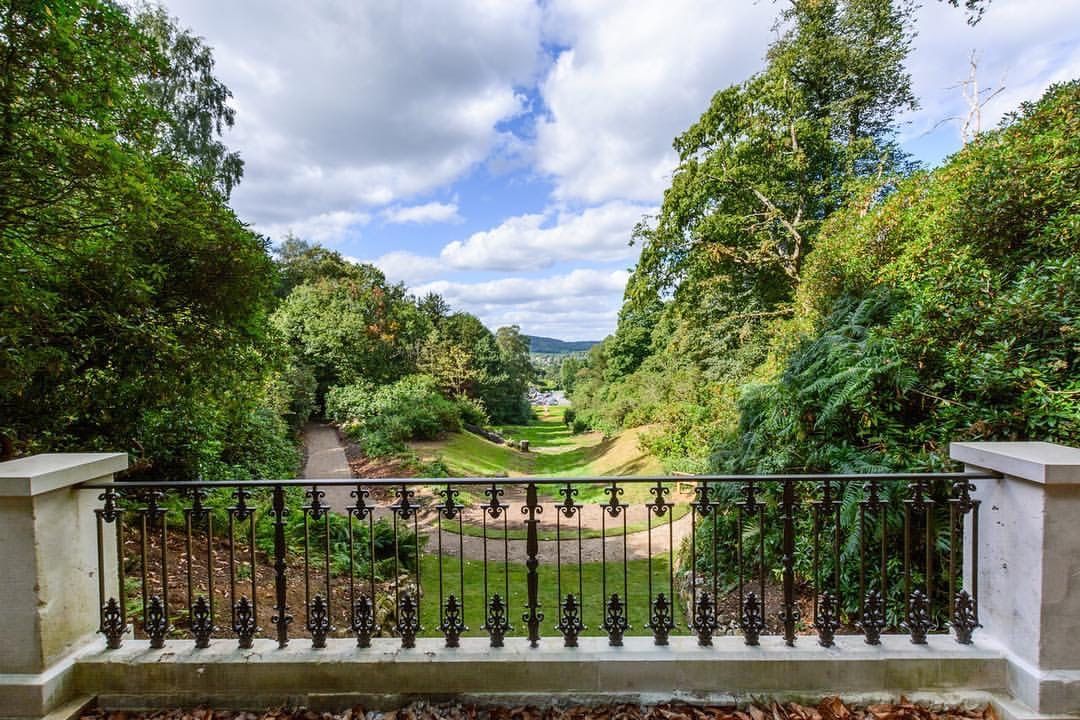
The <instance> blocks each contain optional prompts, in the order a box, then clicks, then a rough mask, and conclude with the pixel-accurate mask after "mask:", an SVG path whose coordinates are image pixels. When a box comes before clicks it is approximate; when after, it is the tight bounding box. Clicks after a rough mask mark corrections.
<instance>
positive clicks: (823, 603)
mask: <svg viewBox="0 0 1080 720" xmlns="http://www.w3.org/2000/svg"><path fill="white" fill-rule="evenodd" d="M814 627H816V628H817V631H818V644H819V645H821V647H832V646H833V645H835V644H836V643H835V638H836V631H837V630H839V629H840V608H839V603H838V602H837V599H836V595H834V594H833V593H832V591H831V590H826V591H825V592H823V593H821V598H820V599H819V600H818V608H817V617H816V618H814Z"/></svg>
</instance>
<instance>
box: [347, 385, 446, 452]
mask: <svg viewBox="0 0 1080 720" xmlns="http://www.w3.org/2000/svg"><path fill="white" fill-rule="evenodd" d="M326 412H327V415H328V416H329V417H330V418H331V419H332V420H334V421H335V422H338V423H340V424H341V428H342V430H343V431H344V432H345V434H346V435H347V436H348V437H350V438H352V439H354V440H356V441H357V442H359V443H360V445H361V447H362V448H363V450H364V452H365V453H367V454H368V455H369V456H371V457H382V456H386V455H393V454H395V453H398V452H401V451H402V450H404V449H405V442H406V441H408V440H433V439H435V438H437V437H439V436H440V435H442V434H443V433H445V432H456V431H459V430H461V403H460V402H458V401H453V400H447V399H446V398H445V397H443V395H442V394H441V393H440V392H439V389H438V386H437V385H436V383H435V380H434V379H433V378H431V377H429V376H426V375H408V376H406V377H404V378H402V379H401V380H398V381H397V382H395V383H393V384H391V385H384V386H382V387H373V386H372V385H370V384H367V383H359V384H356V385H349V386H345V387H336V388H331V389H330V391H329V392H327V395H326Z"/></svg>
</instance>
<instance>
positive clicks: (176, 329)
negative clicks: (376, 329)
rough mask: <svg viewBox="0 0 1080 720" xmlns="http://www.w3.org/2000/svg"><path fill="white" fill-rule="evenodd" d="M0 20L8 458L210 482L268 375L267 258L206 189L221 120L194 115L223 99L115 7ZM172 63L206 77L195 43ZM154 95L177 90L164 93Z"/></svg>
mask: <svg viewBox="0 0 1080 720" xmlns="http://www.w3.org/2000/svg"><path fill="white" fill-rule="evenodd" d="M0 18H2V20H0V64H2V65H3V72H2V73H0V288H2V290H0V292H2V293H3V297H2V302H0V438H2V439H3V453H4V455H5V456H7V455H11V454H14V453H21V452H31V451H37V450H73V449H109V450H117V449H126V450H130V451H132V452H133V453H135V454H136V455H137V461H138V464H139V465H140V466H142V467H152V468H153V469H154V470H155V472H159V473H162V474H172V475H177V476H185V477H190V476H192V475H194V474H198V473H200V472H202V471H203V470H205V469H206V468H209V467H210V466H211V465H214V466H215V467H218V468H219V469H220V465H215V464H218V463H220V462H223V458H224V457H225V456H226V454H227V453H226V445H227V441H226V440H223V438H224V437H225V436H226V435H228V434H230V433H229V429H230V428H231V429H234V430H235V429H236V428H237V427H238V425H239V424H243V423H248V422H251V423H255V422H262V421H261V420H256V415H257V413H258V408H259V406H260V404H261V403H262V400H263V390H262V388H263V386H264V385H265V382H264V381H265V377H266V374H267V372H268V369H269V367H270V365H271V364H272V362H273V360H274V351H273V348H272V347H271V345H270V344H269V341H268V338H267V335H266V317H267V312H268V309H269V302H270V299H271V296H270V291H271V283H272V279H273V270H272V265H271V262H270V258H269V256H268V253H267V248H266V246H265V244H264V242H263V240H262V239H260V238H259V237H258V236H257V235H255V234H254V233H252V232H251V231H249V230H248V229H247V228H246V227H245V226H244V225H243V224H242V223H241V222H240V221H239V220H238V219H237V218H236V216H235V215H234V214H233V212H232V210H231V209H230V208H229V207H228V205H227V204H226V201H225V196H224V189H223V188H222V187H221V186H220V183H221V182H224V181H225V179H226V178H225V177H224V176H222V175H221V172H225V171H226V170H229V172H231V173H232V174H231V175H230V177H231V178H232V179H233V180H235V179H237V178H238V177H239V169H240V168H239V166H238V165H237V164H235V163H232V162H230V161H227V160H226V157H227V156H229V154H228V153H227V152H226V151H224V150H223V149H222V147H221V146H220V144H219V139H218V130H219V129H220V127H221V125H220V122H222V121H223V118H224V115H222V113H223V112H224V111H223V110H222V108H223V107H224V106H223V105H222V104H217V103H214V102H210V103H207V102H204V99H200V98H199V97H198V95H199V93H201V92H203V91H204V90H205V89H206V88H207V87H211V86H212V87H218V88H220V87H221V86H220V84H219V83H217V82H216V81H215V80H213V78H212V75H208V74H205V73H202V72H201V71H200V72H199V73H196V74H192V72H193V71H192V69H191V68H185V67H184V66H183V63H182V61H181V60H180V57H181V54H177V52H173V51H174V50H176V48H173V47H172V46H171V45H170V44H169V43H163V42H162V41H161V37H157V36H150V35H148V34H147V33H146V32H145V31H144V28H143V26H142V24H140V22H138V21H136V20H133V19H132V16H131V15H130V14H129V13H128V11H126V10H125V9H124V8H122V7H121V6H119V5H117V4H115V3H113V2H107V1H105V0H84V1H82V2H74V3H72V2H59V1H55V2H35V3H30V2H19V1H17V0H7V1H6V2H2V3H0ZM155 22H156V23H157V27H159V29H162V30H163V32H164V33H165V35H167V36H168V37H172V38H176V37H179V36H180V35H183V34H184V33H183V32H182V31H179V30H178V29H176V28H175V27H174V26H173V25H172V22H171V21H167V20H166V19H164V18H163V17H158V18H157V19H156V20H155ZM187 51H188V52H190V53H193V54H195V55H198V56H199V57H200V58H201V60H199V63H201V64H202V67H203V69H204V70H205V69H206V68H207V67H212V63H211V64H210V65H209V66H207V65H206V63H205V62H204V61H206V60H208V59H209V55H208V53H209V51H208V50H206V49H205V48H203V47H202V46H201V43H199V42H198V41H195V40H193V39H192V38H190V37H189V38H188V41H187ZM166 78H173V79H181V80H183V82H180V83H179V84H178V85H177V86H176V87H174V88H173V89H172V90H171V91H170V92H168V93H163V92H161V87H160V85H159V83H160V82H161V81H163V79H166ZM225 97H227V94H226V96H225ZM181 108H183V111H182V112H181V110H180V109H181ZM181 135H182V136H183V138H184V140H183V141H181ZM181 150H182V151H181ZM211 168H212V169H213V170H212V171H211V170H208V169H211ZM230 169H231V170H230ZM219 170H220V171H221V172H219ZM211 176H213V177H211ZM189 409H190V410H191V412H190V413H187V412H186V411H187V410H189ZM273 422H276V421H273ZM271 424H272V423H271ZM261 427H262V428H263V429H265V430H266V432H267V433H269V435H267V436H264V437H265V438H267V444H270V443H273V442H285V441H286V434H285V432H284V426H276V425H275V426H273V427H271V425H268V424H266V423H263V424H262V426H261ZM279 430H281V432H280V434H278V431H279ZM166 438H180V440H178V441H176V442H167V441H165V439H166ZM277 467H278V473H275V474H279V473H280V474H284V473H286V472H291V468H290V469H285V468H283V467H281V466H280V465H279V466H277ZM247 471H252V469H251V467H250V466H249V467H248V468H247V470H246V471H245V472H247ZM230 472H231V471H230Z"/></svg>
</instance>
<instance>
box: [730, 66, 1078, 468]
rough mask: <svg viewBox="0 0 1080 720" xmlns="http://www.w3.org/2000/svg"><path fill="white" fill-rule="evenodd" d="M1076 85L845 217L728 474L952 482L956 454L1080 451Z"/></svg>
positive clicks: (752, 402) (753, 396)
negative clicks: (811, 473) (788, 472)
mask: <svg viewBox="0 0 1080 720" xmlns="http://www.w3.org/2000/svg"><path fill="white" fill-rule="evenodd" d="M1078 131H1080V83H1076V82H1074V83H1070V84H1067V85H1063V86H1059V87H1056V88H1052V89H1051V90H1050V91H1048V93H1047V95H1046V96H1045V97H1044V98H1043V99H1042V100H1041V101H1040V102H1038V103H1036V104H1030V105H1025V106H1024V107H1023V108H1022V109H1021V112H1020V113H1019V114H1018V115H1017V116H1015V117H1014V118H1013V119H1011V120H1010V122H1009V123H1008V124H1007V125H1006V126H1005V127H1004V128H1002V129H1001V130H999V131H997V132H994V133H988V134H986V135H985V136H983V137H982V138H981V139H980V140H979V141H977V142H976V143H974V144H971V145H969V146H968V147H966V148H965V149H964V150H963V151H961V152H960V153H958V154H957V155H955V156H954V157H953V158H952V159H951V160H950V161H949V162H948V163H947V164H946V165H945V166H943V167H942V168H940V169H938V170H936V171H934V172H933V173H929V174H921V175H917V176H915V177H912V178H911V179H909V180H906V181H904V182H902V183H900V184H899V186H898V188H897V189H896V191H895V192H894V193H892V194H891V195H890V196H889V197H888V198H887V199H885V200H884V201H882V202H880V203H878V204H877V205H875V206H874V207H872V208H871V209H870V210H869V212H866V213H861V214H857V215H846V214H845V215H841V216H839V217H838V218H837V219H836V221H835V222H833V223H830V225H829V226H828V227H827V228H826V230H825V231H823V234H822V238H821V240H820V241H819V242H820V244H819V252H818V253H815V255H814V256H813V257H812V258H811V259H810V260H809V261H808V262H809V263H810V265H809V266H808V268H807V281H806V282H805V283H804V285H803V287H802V288H800V293H799V298H798V301H799V304H800V306H802V307H805V308H806V309H807V313H808V314H810V315H811V316H816V315H819V314H824V313H826V312H828V313H829V314H828V315H825V316H824V319H822V320H820V321H818V322H817V323H816V324H817V325H818V327H817V328H815V329H814V330H813V331H812V332H810V333H808V334H807V335H806V336H805V337H804V338H803V339H802V340H800V341H799V343H798V344H797V345H796V346H795V349H794V351H793V352H791V354H790V356H789V357H788V358H787V359H786V360H785V362H784V364H783V370H782V372H781V374H780V376H779V377H778V378H776V379H774V380H770V381H769V382H766V383H762V384H760V385H757V386H751V387H749V388H748V389H747V390H746V394H745V395H744V398H743V402H742V416H743V419H742V423H741V428H740V432H739V435H738V437H737V441H736V444H735V446H734V448H735V452H733V453H732V454H731V455H730V456H729V457H728V459H727V460H726V461H725V465H726V466H728V467H732V468H738V469H740V470H747V471H753V470H768V469H776V468H780V467H786V468H807V469H823V468H834V469H848V468H852V469H854V468H858V467H860V466H886V467H893V468H902V469H908V468H930V469H934V468H939V467H941V466H942V465H943V464H945V463H946V462H947V460H946V458H945V454H946V452H947V446H948V443H949V442H950V441H953V440H975V439H978V440H1016V439H1029V438H1037V439H1040V440H1047V441H1054V442H1060V443H1063V444H1067V445H1076V444H1078V443H1080V384H1078V377H1080V326H1078V321H1077V308H1080V252H1078V250H1077V249H1078V248H1080V238H1078V234H1080V203H1078V200H1077V196H1076V191H1075V188H1076V187H1077V185H1078V183H1080V170H1078V168H1080V142H1077V140H1076V137H1077V135H1076V133H1077V132H1078Z"/></svg>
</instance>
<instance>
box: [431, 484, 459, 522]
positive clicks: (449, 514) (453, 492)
mask: <svg viewBox="0 0 1080 720" xmlns="http://www.w3.org/2000/svg"><path fill="white" fill-rule="evenodd" d="M439 494H440V495H442V496H443V503H442V504H441V505H439V506H438V509H439V510H441V511H442V516H443V517H444V518H446V519H447V520H453V519H454V518H456V517H457V515H458V512H459V511H460V510H461V509H462V508H463V507H465V506H464V505H462V504H461V503H459V502H457V497H458V495H460V494H461V491H460V490H457V489H455V488H454V486H453V485H452V484H450V483H447V484H446V488H444V489H443V490H440V491H439Z"/></svg>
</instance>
